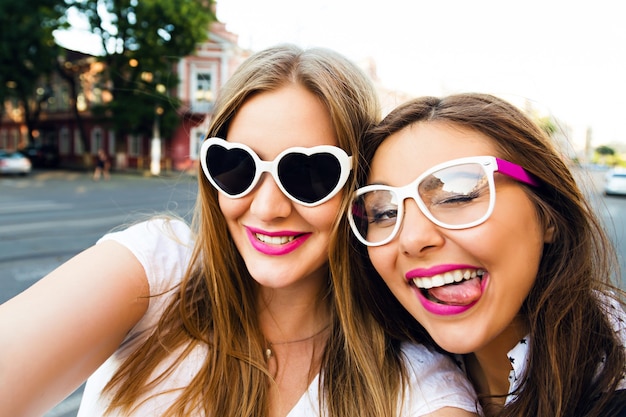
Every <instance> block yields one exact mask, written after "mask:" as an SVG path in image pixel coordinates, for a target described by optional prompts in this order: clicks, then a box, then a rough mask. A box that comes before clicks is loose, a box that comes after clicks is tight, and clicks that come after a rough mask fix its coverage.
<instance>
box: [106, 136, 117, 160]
mask: <svg viewBox="0 0 626 417" xmlns="http://www.w3.org/2000/svg"><path fill="white" fill-rule="evenodd" d="M115 151H116V149H115V131H114V130H109V149H108V150H107V153H108V154H109V155H115Z"/></svg>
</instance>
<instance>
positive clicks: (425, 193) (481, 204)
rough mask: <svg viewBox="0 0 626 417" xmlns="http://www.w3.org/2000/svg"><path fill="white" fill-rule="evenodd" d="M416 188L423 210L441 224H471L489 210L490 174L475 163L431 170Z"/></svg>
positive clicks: (452, 225)
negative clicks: (422, 203)
mask: <svg viewBox="0 0 626 417" xmlns="http://www.w3.org/2000/svg"><path fill="white" fill-rule="evenodd" d="M417 188H418V193H419V196H420V198H421V199H422V201H423V202H424V205H425V208H426V210H427V211H428V212H429V213H430V215H431V216H432V217H434V218H435V219H437V220H438V221H439V222H440V223H441V224H442V225H443V226H444V227H446V226H451V227H453V228H454V227H458V226H462V225H468V224H471V223H473V222H475V221H477V220H479V219H481V218H482V217H483V216H484V215H485V214H487V212H488V210H489V201H490V195H489V194H490V193H489V177H488V175H487V173H486V172H485V170H484V169H483V167H482V165H480V164H477V163H469V164H462V165H456V166H452V167H449V168H444V169H441V170H439V171H436V172H433V173H432V174H431V175H429V176H427V177H426V178H424V179H423V180H422V181H421V182H420V183H419V185H418V187H417Z"/></svg>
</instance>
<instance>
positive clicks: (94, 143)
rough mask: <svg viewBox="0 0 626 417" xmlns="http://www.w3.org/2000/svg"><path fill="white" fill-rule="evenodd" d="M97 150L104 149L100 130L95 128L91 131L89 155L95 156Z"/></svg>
mask: <svg viewBox="0 0 626 417" xmlns="http://www.w3.org/2000/svg"><path fill="white" fill-rule="evenodd" d="M98 149H104V140H103V138H102V128H100V127H95V128H94V129H93V130H92V131H91V154H92V155H96V154H97V153H98Z"/></svg>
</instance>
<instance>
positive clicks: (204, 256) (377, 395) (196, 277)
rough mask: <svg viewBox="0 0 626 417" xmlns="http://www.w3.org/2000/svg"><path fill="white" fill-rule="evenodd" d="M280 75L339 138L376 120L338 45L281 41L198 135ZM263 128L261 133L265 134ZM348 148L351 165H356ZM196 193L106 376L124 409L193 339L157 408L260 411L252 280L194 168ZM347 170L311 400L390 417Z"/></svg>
mask: <svg viewBox="0 0 626 417" xmlns="http://www.w3.org/2000/svg"><path fill="white" fill-rule="evenodd" d="M289 83H296V84H300V85H302V86H304V87H305V88H307V89H308V90H309V91H311V92H312V93H313V94H315V95H316V96H317V97H319V99H320V100H321V101H322V102H323V103H324V105H325V106H326V107H327V108H328V111H329V113H330V116H331V120H332V123H333V126H334V128H335V131H336V133H337V138H338V141H339V146H340V147H341V148H343V149H344V150H346V152H347V153H348V154H350V155H357V154H358V152H359V141H360V139H361V137H362V136H363V135H364V133H365V131H366V130H367V129H368V128H370V127H371V126H372V125H374V124H375V123H377V122H379V120H380V119H379V114H380V109H379V103H378V99H377V96H376V93H375V91H374V89H373V87H372V84H371V82H370V80H369V78H368V77H367V76H366V75H365V74H364V73H363V72H362V71H361V70H360V69H358V67H356V66H355V65H354V64H353V63H351V62H350V61H349V60H347V59H346V58H344V57H342V56H341V55H339V54H337V53H335V52H332V51H330V50H326V49H319V48H316V49H308V50H302V49H300V48H298V47H295V46H291V45H281V46H277V47H273V48H269V49H266V50H264V51H261V52H258V53H256V54H254V55H253V56H251V57H250V58H248V59H247V60H246V61H245V62H244V63H243V64H242V65H241V66H240V67H239V68H238V69H237V71H236V72H235V74H234V75H233V76H232V77H231V78H230V79H229V80H228V82H227V83H226V85H225V86H224V87H223V88H222V90H221V92H220V96H219V98H218V100H217V102H216V105H215V111H214V115H213V119H212V121H211V125H210V128H209V131H208V134H207V136H208V137H212V136H217V137H221V138H227V137H228V129H229V125H230V122H231V121H232V119H233V117H234V116H235V114H236V113H237V111H238V110H239V109H240V108H241V106H242V105H243V104H244V103H245V102H246V100H248V99H249V98H250V97H252V96H253V95H255V94H258V93H260V92H264V91H272V90H276V89H278V88H280V87H281V86H284V85H286V84H289ZM270 139H271V138H270ZM356 159H358V158H354V162H353V163H354V167H353V168H354V170H353V173H354V172H355V171H356ZM198 179H199V195H198V199H197V204H196V210H195V215H194V220H193V223H192V229H193V230H194V232H195V234H196V236H197V239H196V242H195V246H194V250H193V255H192V259H191V265H190V267H189V270H188V272H187V274H186V275H185V277H184V279H183V281H182V283H181V284H180V287H179V289H178V290H177V292H176V294H175V296H174V297H173V300H172V302H171V303H170V304H169V306H168V308H167V310H166V311H165V312H164V314H163V316H162V318H161V320H160V322H159V324H158V327H157V330H156V331H155V333H154V334H153V335H152V336H150V338H149V339H148V340H147V341H146V342H145V343H144V344H143V345H142V346H141V347H140V349H138V350H137V351H136V352H135V353H134V354H133V355H132V356H131V357H129V359H128V360H127V361H126V362H125V363H124V364H123V366H122V367H121V368H120V369H119V371H118V372H117V373H116V375H115V376H114V378H113V379H112V381H111V382H110V383H109V384H108V386H107V390H108V391H109V392H111V393H112V395H113V401H112V403H111V405H110V407H109V410H114V409H119V410H121V411H123V412H124V411H131V410H132V409H133V408H134V407H135V406H136V405H137V399H138V398H141V397H142V396H143V395H145V394H146V393H147V392H148V390H149V388H150V385H151V383H153V382H154V381H152V380H151V377H150V375H151V373H152V372H153V371H154V370H155V369H156V367H157V365H158V364H159V363H161V362H162V361H164V360H165V359H166V358H169V356H170V352H173V351H175V350H177V349H178V350H181V351H182V354H181V355H180V356H178V357H177V358H176V360H175V361H174V362H173V364H172V366H171V367H170V368H168V370H166V371H165V372H164V373H163V374H162V375H160V376H159V377H158V379H157V380H159V379H162V378H167V376H168V373H169V371H171V370H172V369H173V368H174V367H176V366H177V365H179V364H180V363H181V362H182V360H183V358H184V357H186V356H188V355H189V354H190V352H191V351H192V349H194V348H195V347H197V346H206V349H207V352H208V353H207V355H206V357H205V358H204V363H203V364H202V368H201V371H200V372H199V373H198V374H197V375H196V376H195V378H194V379H193V381H192V383H191V384H190V385H189V386H187V387H185V388H184V389H182V391H181V392H180V396H179V397H178V399H177V400H176V402H175V403H174V404H173V405H172V406H171V407H170V408H169V409H168V410H167V412H166V413H165V415H166V416H171V417H173V416H189V415H192V414H193V415H198V414H200V415H205V416H243V417H245V416H250V417H252V416H255V417H261V416H266V415H267V413H268V387H269V384H270V383H271V375H270V374H269V372H268V367H267V364H266V361H265V358H264V355H263V351H264V337H263V334H262V333H261V331H260V327H259V323H258V321H257V316H258V314H257V308H256V298H255V294H256V293H257V291H256V289H257V285H258V284H257V283H256V282H255V281H254V280H253V279H252V278H251V276H250V274H249V272H248V271H247V269H246V267H245V264H244V262H243V260H242V258H241V256H240V254H239V252H238V251H237V248H236V247H235V244H234V243H233V240H232V238H231V236H230V233H229V231H228V229H227V226H226V222H225V220H224V217H223V215H222V214H221V211H220V207H219V205H218V201H217V192H216V190H215V189H214V188H213V187H212V186H211V185H210V184H209V182H208V181H207V180H206V178H204V175H203V174H202V172H201V171H199V172H198ZM355 185H356V180H355V175H354V174H353V175H351V178H350V180H349V181H348V184H347V185H346V186H345V190H346V192H344V193H343V200H342V205H341V210H340V211H339V212H338V213H337V218H336V221H335V223H334V227H333V237H332V238H331V245H330V248H329V254H330V260H329V277H328V294H326V295H325V296H327V297H328V298H329V299H330V300H331V329H330V335H329V340H328V342H327V345H326V347H325V349H324V353H323V358H322V364H321V374H322V376H323V377H322V378H320V384H321V386H320V409H321V410H327V414H326V415H328V416H333V417H346V416H359V417H362V416H371V417H381V416H388V417H391V416H393V415H395V414H396V408H397V404H398V398H399V397H398V396H399V394H400V393H401V392H402V391H401V386H402V384H403V382H402V381H404V380H405V379H406V375H405V371H404V368H403V366H402V362H401V360H400V350H399V345H398V343H397V341H396V340H394V339H392V338H390V337H388V336H387V335H386V333H385V332H384V331H383V329H382V328H381V327H380V325H379V324H378V322H377V321H376V320H375V319H374V317H373V316H372V315H371V313H370V311H369V309H368V307H367V306H366V305H365V304H364V303H363V302H362V300H359V299H357V298H354V297H353V288H352V285H353V284H352V281H351V277H352V275H353V274H354V273H355V271H354V266H353V265H352V264H351V259H353V258H354V256H351V252H350V250H351V249H350V246H349V244H348V241H349V236H350V233H349V228H348V226H347V221H346V218H345V213H346V209H347V206H348V200H349V198H350V195H349V194H350V193H349V192H348V191H347V190H351V189H354V187H355Z"/></svg>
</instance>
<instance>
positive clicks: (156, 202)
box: [0, 171, 197, 417]
mask: <svg viewBox="0 0 626 417" xmlns="http://www.w3.org/2000/svg"><path fill="white" fill-rule="evenodd" d="M196 195H197V180H196V179H195V178H193V177H190V176H187V175H186V176H177V177H171V176H170V177H163V178H161V177H158V178H155V177H147V178H145V177H141V176H138V175H121V174H115V173H113V175H112V178H111V180H110V181H99V182H95V181H93V180H92V179H91V174H90V173H84V172H59V171H48V172H45V171H41V172H35V173H33V175H31V176H30V177H2V176H0V303H3V302H4V301H6V300H8V299H9V298H11V297H13V296H14V295H16V294H18V293H19V292H21V291H23V290H24V289H26V288H27V287H29V286H31V285H32V284H34V283H35V282H36V281H37V280H39V279H40V278H41V277H43V276H44V275H46V274H47V273H49V272H50V271H52V270H53V269H55V268H56V267H58V266H59V265H61V264H62V263H63V262H65V261H66V260H67V259H69V258H70V257H72V256H73V255H75V254H77V253H78V252H80V251H82V250H84V249H86V248H88V247H89V246H91V245H93V244H94V243H95V242H96V241H97V240H98V238H100V237H101V236H102V235H103V234H105V233H107V232H108V231H109V230H111V229H112V228H114V227H117V226H119V225H122V224H128V223H131V222H134V221H137V220H140V219H142V218H145V217H147V216H149V215H152V214H155V213H162V212H164V211H167V212H173V213H176V214H177V215H179V216H183V217H186V218H188V219H189V218H190V216H189V215H190V213H191V210H192V209H193V204H194V202H195V198H196ZM82 388H83V387H81V388H80V389H79V390H77V391H76V392H75V393H74V394H72V395H71V396H70V397H68V398H67V399H66V400H65V401H63V402H62V403H61V404H59V405H58V406H57V407H56V408H55V409H53V410H51V411H50V412H49V413H47V414H46V416H45V417H75V416H76V412H77V410H78V405H79V403H80V396H81V393H82Z"/></svg>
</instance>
